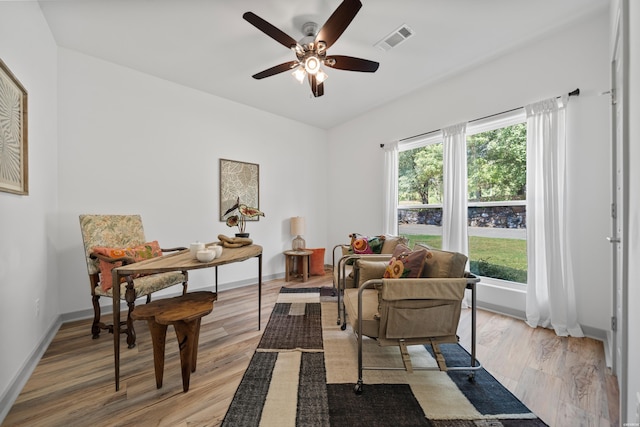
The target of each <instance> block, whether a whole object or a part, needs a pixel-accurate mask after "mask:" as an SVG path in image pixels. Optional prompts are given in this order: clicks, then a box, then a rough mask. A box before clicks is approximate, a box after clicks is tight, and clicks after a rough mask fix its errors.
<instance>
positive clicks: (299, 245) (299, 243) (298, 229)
mask: <svg viewBox="0 0 640 427" xmlns="http://www.w3.org/2000/svg"><path fill="white" fill-rule="evenodd" d="M302 234H304V217H301V216H294V217H292V218H291V235H292V236H296V237H295V238H294V239H293V241H292V242H291V249H293V250H294V251H301V250H303V249H304V248H305V241H304V239H303V238H302Z"/></svg>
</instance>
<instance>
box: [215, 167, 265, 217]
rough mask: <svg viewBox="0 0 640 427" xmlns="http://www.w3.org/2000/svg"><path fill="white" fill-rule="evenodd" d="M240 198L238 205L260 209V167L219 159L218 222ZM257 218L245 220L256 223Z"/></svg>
mask: <svg viewBox="0 0 640 427" xmlns="http://www.w3.org/2000/svg"><path fill="white" fill-rule="evenodd" d="M238 198H240V203H242V204H245V205H247V206H251V207H254V208H256V209H260V165H258V164H255V163H246V162H238V161H235V160H227V159H220V221H225V220H226V217H225V212H227V211H228V210H229V208H231V207H232V206H233V205H235V204H236V201H237V200H238ZM258 219H259V216H256V217H253V218H246V220H247V221H258Z"/></svg>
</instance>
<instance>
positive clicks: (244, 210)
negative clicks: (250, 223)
mask: <svg viewBox="0 0 640 427" xmlns="http://www.w3.org/2000/svg"><path fill="white" fill-rule="evenodd" d="M235 210H237V211H238V213H237V214H236V215H231V216H230V217H229V218H227V227H238V232H239V233H244V232H245V231H244V230H245V227H246V226H247V218H255V217H257V216H264V212H262V211H260V210H259V209H257V208H252V207H250V206H247V205H245V204H243V203H240V197H238V199H237V200H236V204H235V205H233V206H231V207H230V208H229V209H228V210H227V211H226V212H225V213H224V214H225V215H228V214H230V213H231V212H233V211H235Z"/></svg>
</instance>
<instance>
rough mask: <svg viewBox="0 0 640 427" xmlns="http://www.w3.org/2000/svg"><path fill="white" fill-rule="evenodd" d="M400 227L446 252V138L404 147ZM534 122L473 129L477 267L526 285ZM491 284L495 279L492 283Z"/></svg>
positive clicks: (470, 159)
mask: <svg viewBox="0 0 640 427" xmlns="http://www.w3.org/2000/svg"><path fill="white" fill-rule="evenodd" d="M400 150H401V151H400V153H399V156H398V198H399V200H398V221H399V224H398V229H399V233H400V234H401V235H404V236H406V237H407V238H409V240H410V242H411V244H414V243H416V242H424V243H426V244H427V245H429V246H431V247H436V248H441V247H442V205H443V203H447V201H446V200H443V199H442V187H443V185H442V183H443V176H444V174H445V173H446V171H443V161H442V138H441V137H440V136H439V135H438V136H434V137H432V138H431V139H430V140H426V139H422V140H416V141H413V142H411V143H408V144H406V145H404V144H403V145H401V147H400ZM526 175H527V174H526V124H525V117H524V112H522V111H515V112H510V113H506V114H502V115H499V116H493V117H491V118H488V119H484V120H481V121H475V122H472V123H469V124H468V126H467V194H468V221H467V226H468V236H469V262H470V269H471V271H472V272H473V273H474V274H477V275H480V276H483V277H485V278H493V279H498V280H502V281H507V282H514V283H526V281H527V251H526V246H527V245H526ZM489 281H490V280H489Z"/></svg>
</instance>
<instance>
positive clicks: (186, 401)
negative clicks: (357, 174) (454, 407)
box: [3, 274, 619, 427]
mask: <svg viewBox="0 0 640 427" xmlns="http://www.w3.org/2000/svg"><path fill="white" fill-rule="evenodd" d="M330 277H331V276H330V275H328V274H327V275H326V276H320V277H315V278H312V280H310V281H308V282H306V283H305V284H302V283H301V282H299V281H296V282H289V283H285V282H284V280H282V279H280V280H274V281H271V282H268V283H265V284H264V285H263V304H262V328H263V329H264V326H266V323H267V321H268V319H269V315H270V313H271V310H272V308H273V305H274V303H275V300H276V297H277V294H278V291H279V289H280V287H281V286H285V285H286V286H299V287H302V286H330V285H331V282H330V281H331V278H330ZM87 301H88V298H87ZM256 307H257V291H256V287H255V286H251V287H245V288H239V289H234V290H229V291H222V292H220V293H219V295H218V301H217V302H216V303H215V307H214V310H213V313H212V314H211V315H209V316H207V317H205V318H203V323H202V329H201V335H200V347H199V352H198V366H197V370H196V372H195V373H193V374H192V376H191V386H190V389H189V392H188V393H186V394H185V393H183V392H182V381H181V375H180V362H179V354H178V349H177V347H178V346H177V343H176V340H175V334H174V333H173V332H172V331H171V329H172V328H171V327H170V330H169V331H168V335H167V350H166V351H167V353H166V357H165V359H166V363H165V371H164V372H165V374H164V385H163V387H162V388H161V389H159V390H158V389H156V387H155V379H154V378H155V377H154V372H153V355H152V348H151V342H150V336H149V332H148V329H147V327H146V322H136V330H137V333H138V345H137V346H136V347H135V348H134V349H127V348H126V343H124V344H123V347H122V350H121V374H120V375H121V381H120V384H121V387H120V391H118V392H116V391H115V387H114V381H113V344H112V340H111V336H110V335H108V334H104V335H102V336H101V338H100V339H98V340H92V339H91V334H90V321H89V320H86V321H78V322H73V323H68V324H65V325H63V326H62V327H61V329H60V330H59V331H58V333H57V334H56V337H55V338H54V340H53V342H52V343H51V345H50V346H49V349H48V350H47V351H46V353H45V355H44V357H43V358H42V360H41V361H40V363H39V364H38V366H37V368H36V369H35V371H34V373H33V375H32V376H31V378H30V379H29V381H28V382H27V384H26V385H25V387H24V389H23V390H22V392H21V394H20V396H19V397H18V399H17V401H16V402H15V404H14V406H13V407H12V408H11V411H10V412H9V414H8V416H7V417H6V419H5V420H4V423H3V426H47V427H49V426H113V425H118V426H147V425H151V426H154V425H166V426H190V427H193V426H217V425H219V424H220V422H221V420H222V418H223V417H224V414H225V413H226V410H227V408H228V406H229V403H230V402H231V399H232V398H233V395H234V392H235V390H236V388H237V386H238V384H239V383H240V380H241V378H242V375H243V373H244V370H245V369H246V367H247V365H248V363H249V360H250V359H251V356H252V354H253V352H254V350H255V348H256V347H257V345H258V342H259V340H260V336H261V331H258V330H257V315H256ZM468 316H469V310H463V319H462V320H461V322H460V325H461V327H460V331H459V332H460V336H461V342H462V344H463V345H464V346H465V347H468V343H469V342H470V341H469V338H468V337H469V332H470V327H469V324H470V322H469V320H468V319H469V317H468ZM477 330H478V359H479V360H480V361H481V362H482V363H483V366H484V367H485V368H486V369H487V370H488V371H489V372H490V373H492V374H493V376H495V377H496V378H497V379H498V380H499V381H500V382H501V383H502V384H504V385H505V386H506V387H507V388H508V389H509V390H511V392H512V393H513V394H515V395H516V396H517V397H518V398H520V399H521V400H522V401H523V402H524V403H525V405H527V406H528V407H529V408H530V409H531V410H532V411H533V412H535V413H536V414H537V415H538V416H540V417H541V418H542V419H543V420H544V421H545V422H546V423H548V424H549V425H551V426H617V425H619V423H618V415H617V414H618V394H617V386H616V381H615V378H614V377H612V376H611V375H610V374H609V372H608V370H607V368H606V367H605V361H604V352H603V348H602V343H601V342H598V341H595V340H592V339H576V338H560V337H556V336H555V334H554V333H553V332H552V331H549V330H544V329H532V328H529V327H528V326H526V325H525V324H524V322H522V321H520V320H516V319H513V318H509V317H505V316H501V315H497V314H493V313H489V312H486V311H482V310H479V311H478V328H477ZM122 341H124V340H122Z"/></svg>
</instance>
